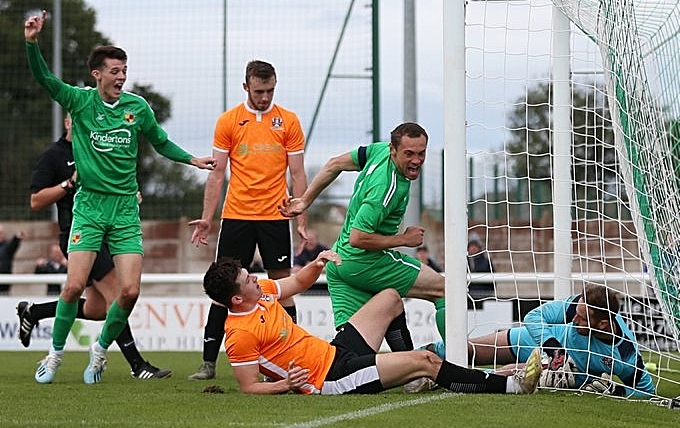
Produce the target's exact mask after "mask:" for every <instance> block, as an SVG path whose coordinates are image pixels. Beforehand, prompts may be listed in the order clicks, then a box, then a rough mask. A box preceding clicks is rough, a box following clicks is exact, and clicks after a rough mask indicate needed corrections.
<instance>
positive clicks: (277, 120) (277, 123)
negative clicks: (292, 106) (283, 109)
mask: <svg viewBox="0 0 680 428" xmlns="http://www.w3.org/2000/svg"><path fill="white" fill-rule="evenodd" d="M270 129H271V130H272V131H279V130H282V129H283V118H281V117H278V116H274V117H273V118H272V127H271V128H270Z"/></svg>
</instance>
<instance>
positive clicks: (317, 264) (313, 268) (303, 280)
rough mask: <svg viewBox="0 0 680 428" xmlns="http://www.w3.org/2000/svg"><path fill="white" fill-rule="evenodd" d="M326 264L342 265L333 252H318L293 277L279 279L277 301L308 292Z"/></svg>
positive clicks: (338, 257)
mask: <svg viewBox="0 0 680 428" xmlns="http://www.w3.org/2000/svg"><path fill="white" fill-rule="evenodd" d="M327 262H333V263H335V264H336V265H340V264H341V263H342V261H341V260H340V256H339V255H338V254H337V253H335V251H332V250H325V251H322V252H320V253H319V255H318V256H317V258H316V259H315V260H314V261H313V262H311V263H308V264H307V265H306V266H305V267H303V268H302V269H300V270H299V271H298V272H297V273H296V274H295V275H293V276H289V277H286V278H283V279H279V280H278V283H279V286H280V287H281V295H280V296H279V300H283V299H287V298H288V297H291V296H294V295H296V294H298V293H302V292H303V291H306V290H308V289H309V287H311V286H312V285H314V283H315V282H316V280H317V279H319V275H321V272H322V271H323V268H324V266H326V263H327Z"/></svg>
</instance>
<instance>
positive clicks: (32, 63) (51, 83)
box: [26, 42, 68, 99]
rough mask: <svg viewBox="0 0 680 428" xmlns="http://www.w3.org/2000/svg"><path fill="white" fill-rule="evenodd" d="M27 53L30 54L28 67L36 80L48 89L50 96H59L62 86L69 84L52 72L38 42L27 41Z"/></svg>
mask: <svg viewBox="0 0 680 428" xmlns="http://www.w3.org/2000/svg"><path fill="white" fill-rule="evenodd" d="M26 55H27V56H28V68H29V69H30V70H31V73H32V74H33V77H34V78H35V80H36V82H38V84H39V85H40V86H42V87H43V88H45V89H46V90H47V92H48V93H49V94H50V97H52V98H53V99H55V98H57V96H58V95H59V92H60V91H61V90H62V88H64V87H65V86H68V85H66V83H64V82H62V81H61V80H60V79H59V78H58V77H57V76H55V75H54V74H52V72H51V71H50V69H49V67H48V66H47V62H46V61H45V58H43V55H42V52H40V47H39V46H38V44H37V43H31V42H26Z"/></svg>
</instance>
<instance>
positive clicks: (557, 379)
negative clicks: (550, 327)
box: [539, 337, 577, 389]
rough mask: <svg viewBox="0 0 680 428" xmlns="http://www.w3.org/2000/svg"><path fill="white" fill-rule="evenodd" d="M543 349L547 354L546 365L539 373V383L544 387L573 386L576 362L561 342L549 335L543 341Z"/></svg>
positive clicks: (562, 387) (561, 387)
mask: <svg viewBox="0 0 680 428" xmlns="http://www.w3.org/2000/svg"><path fill="white" fill-rule="evenodd" d="M543 350H544V351H545V352H546V353H547V354H548V358H549V359H548V365H547V367H546V368H545V370H543V373H541V379H540V381H539V385H540V386H542V387H545V388H560V389H566V388H573V387H574V385H575V384H576V382H575V380H574V372H576V371H577V367H576V364H575V363H574V360H572V359H571V358H570V357H569V356H568V355H567V353H566V351H565V350H564V348H563V347H562V344H561V343H560V342H559V341H558V340H557V339H555V338H554V337H551V338H550V339H548V340H546V341H545V343H543Z"/></svg>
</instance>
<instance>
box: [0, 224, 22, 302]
mask: <svg viewBox="0 0 680 428" xmlns="http://www.w3.org/2000/svg"><path fill="white" fill-rule="evenodd" d="M24 236H25V233H24V231H23V230H22V231H19V232H18V233H16V234H15V235H14V237H12V239H7V234H6V233H5V227H4V226H3V225H0V273H12V263H13V262H14V254H15V253H16V252H17V250H18V249H19V244H20V243H21V240H22V239H24ZM7 294H9V284H0V295H7Z"/></svg>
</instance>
